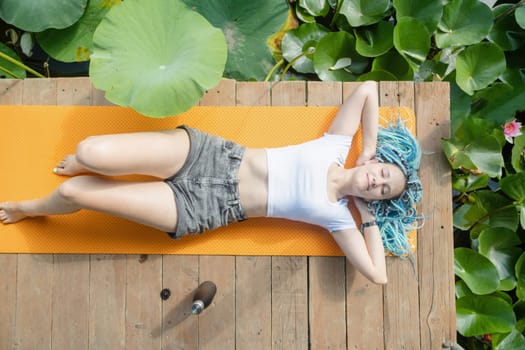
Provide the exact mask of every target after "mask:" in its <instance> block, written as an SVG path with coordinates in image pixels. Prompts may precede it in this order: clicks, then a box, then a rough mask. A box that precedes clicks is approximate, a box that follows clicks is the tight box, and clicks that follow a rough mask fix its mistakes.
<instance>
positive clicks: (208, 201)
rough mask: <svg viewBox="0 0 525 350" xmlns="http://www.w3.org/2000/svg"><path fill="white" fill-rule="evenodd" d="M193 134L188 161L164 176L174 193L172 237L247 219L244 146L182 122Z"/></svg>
mask: <svg viewBox="0 0 525 350" xmlns="http://www.w3.org/2000/svg"><path fill="white" fill-rule="evenodd" d="M178 128H181V129H184V130H186V132H187V133H188V135H189V138H190V151H189V154H188V158H187V159H186V162H185V163H184V165H183V166H182V168H181V169H180V171H179V172H178V173H177V174H175V175H174V176H172V177H170V178H167V179H165V180H164V182H166V183H167V184H168V185H169V186H170V187H171V189H172V190H173V193H174V196H175V204H176V205H177V226H176V227H175V231H174V232H168V235H169V236H170V237H171V238H180V237H182V236H184V235H187V234H196V233H202V232H204V231H207V230H213V229H216V228H218V227H221V226H226V225H228V224H230V223H232V222H236V221H242V220H245V219H246V214H245V212H244V210H243V209H242V207H241V203H240V198H239V179H238V172H239V166H240V164H241V160H242V157H243V155H244V151H245V147H243V146H241V145H238V144H236V143H234V142H232V141H228V140H225V139H223V138H221V137H218V136H213V135H209V134H206V133H204V132H202V131H199V130H197V129H193V128H190V127H187V126H186V125H181V126H179V127H178Z"/></svg>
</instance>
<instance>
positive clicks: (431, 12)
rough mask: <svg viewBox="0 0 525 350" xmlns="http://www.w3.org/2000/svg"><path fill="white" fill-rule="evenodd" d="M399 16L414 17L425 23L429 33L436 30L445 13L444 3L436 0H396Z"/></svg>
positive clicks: (397, 14)
mask: <svg viewBox="0 0 525 350" xmlns="http://www.w3.org/2000/svg"><path fill="white" fill-rule="evenodd" d="M393 3H394V8H395V9H396V16H397V18H401V17H412V18H415V19H417V20H418V21H420V22H421V23H423V24H424V25H425V26H426V27H427V30H428V31H429V33H432V32H434V30H436V27H437V24H438V23H439V20H440V19H441V15H442V13H443V4H442V3H441V1H436V0H418V1H413V0H394V2H393Z"/></svg>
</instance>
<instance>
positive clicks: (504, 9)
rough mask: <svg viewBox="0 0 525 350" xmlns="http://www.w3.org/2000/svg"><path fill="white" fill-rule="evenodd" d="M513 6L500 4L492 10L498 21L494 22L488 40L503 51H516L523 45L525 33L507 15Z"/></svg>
mask: <svg viewBox="0 0 525 350" xmlns="http://www.w3.org/2000/svg"><path fill="white" fill-rule="evenodd" d="M513 6H514V5H513V4H502V5H498V6H496V7H494V9H493V10H492V11H493V12H494V17H495V18H498V20H496V21H495V22H494V27H492V29H491V31H490V33H489V35H488V39H489V40H490V41H492V42H494V43H496V44H497V45H498V46H499V47H500V48H501V49H503V50H505V51H512V50H516V49H517V48H519V47H520V46H522V45H523V44H524V43H525V31H523V29H522V28H521V27H520V26H519V25H518V23H517V22H516V17H515V16H509V15H507V13H508V11H512V9H513Z"/></svg>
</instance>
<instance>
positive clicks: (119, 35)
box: [90, 0, 227, 117]
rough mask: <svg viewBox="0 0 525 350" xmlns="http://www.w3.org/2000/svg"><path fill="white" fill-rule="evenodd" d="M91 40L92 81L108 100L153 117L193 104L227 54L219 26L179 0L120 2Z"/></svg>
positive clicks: (214, 82)
mask: <svg viewBox="0 0 525 350" xmlns="http://www.w3.org/2000/svg"><path fill="white" fill-rule="evenodd" d="M152 19H155V20H152ZM93 43H94V50H93V54H92V55H91V64H90V77H91V79H92V81H93V84H94V85H95V86H96V87H97V88H99V89H102V90H105V91H106V98H107V99H108V100H110V101H112V102H114V103H116V104H119V105H122V106H131V107H132V108H134V109H135V110H137V111H138V112H140V113H143V114H145V115H147V116H153V117H164V116H169V115H174V114H178V113H181V112H184V111H186V110H188V109H189V108H191V107H192V106H193V105H195V104H196V103H197V102H198V101H199V99H200V98H201V97H202V95H203V94H204V91H205V90H206V89H209V88H212V87H214V86H215V85H217V83H218V82H219V80H220V79H221V76H222V73H223V69H224V64H225V62H226V54H227V47H226V41H225V38H224V34H223V33H222V32H221V30H219V29H217V28H214V27H212V26H211V25H210V23H209V22H208V21H207V20H206V19H205V18H204V17H202V16H201V15H200V14H198V13H197V12H195V11H192V10H190V9H189V8H188V7H187V6H186V5H185V4H184V3H182V2H181V1H178V0H170V1H165V0H150V1H141V0H126V1H124V2H122V4H120V5H118V6H115V7H113V8H112V9H111V10H110V11H109V12H108V13H107V15H106V17H105V18H104V19H103V20H102V22H101V23H100V25H99V26H98V28H97V30H96V31H95V34H94V36H93Z"/></svg>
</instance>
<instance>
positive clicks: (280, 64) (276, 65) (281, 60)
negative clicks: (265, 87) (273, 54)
mask: <svg viewBox="0 0 525 350" xmlns="http://www.w3.org/2000/svg"><path fill="white" fill-rule="evenodd" d="M283 64H284V60H283V59H282V58H281V59H280V60H279V62H277V63H276V64H275V65H274V66H273V67H272V69H270V71H269V72H268V74H266V77H265V78H264V82H267V81H269V80H270V78H271V77H272V75H273V73H274V72H275V71H276V70H277V68H279V67H280V66H282V65H283Z"/></svg>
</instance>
